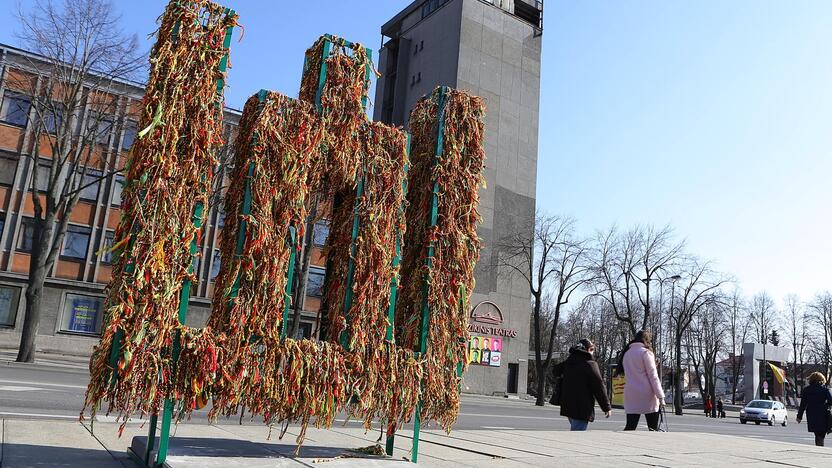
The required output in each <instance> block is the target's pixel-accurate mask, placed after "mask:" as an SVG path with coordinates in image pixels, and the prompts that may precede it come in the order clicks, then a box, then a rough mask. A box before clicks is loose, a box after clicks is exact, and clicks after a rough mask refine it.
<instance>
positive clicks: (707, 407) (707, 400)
mask: <svg viewBox="0 0 832 468" xmlns="http://www.w3.org/2000/svg"><path fill="white" fill-rule="evenodd" d="M704 406H705V417H706V418H707V417H708V416H710V415H711V410H713V409H714V407H713V405H712V404H711V397H705V405H704Z"/></svg>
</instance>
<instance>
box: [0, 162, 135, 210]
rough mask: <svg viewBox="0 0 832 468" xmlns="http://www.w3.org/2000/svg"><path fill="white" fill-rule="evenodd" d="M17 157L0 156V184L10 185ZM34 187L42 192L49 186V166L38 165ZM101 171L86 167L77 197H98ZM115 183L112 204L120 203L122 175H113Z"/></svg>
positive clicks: (93, 199) (92, 199)
mask: <svg viewBox="0 0 832 468" xmlns="http://www.w3.org/2000/svg"><path fill="white" fill-rule="evenodd" d="M16 167H17V159H16V158H9V157H3V156H0V185H6V186H11V185H12V183H13V182H14V174H15V168H16ZM37 171H38V173H37V181H36V185H37V186H36V187H35V188H36V189H37V190H38V191H41V192H44V191H46V190H47V189H48V188H49V166H46V165H39V166H38V168H37ZM102 175H103V174H102V172H101V171H98V170H94V169H87V173H86V174H84V175H83V176H81V181H80V182H79V183H78V187H79V188H80V189H81V191H80V193H79V194H78V197H79V198H80V199H81V200H84V201H90V202H94V201H96V200H97V199H98V190H99V189H100V188H101V180H102ZM114 177H115V181H116V183H115V184H114V186H113V199H112V201H111V204H112V205H113V206H120V205H121V191H122V185H123V184H124V176H121V175H118V174H117V175H115V176H114Z"/></svg>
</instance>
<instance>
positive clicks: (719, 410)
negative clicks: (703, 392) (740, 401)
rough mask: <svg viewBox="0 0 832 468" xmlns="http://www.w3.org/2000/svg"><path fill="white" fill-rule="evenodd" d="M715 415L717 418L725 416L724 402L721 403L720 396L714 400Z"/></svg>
mask: <svg viewBox="0 0 832 468" xmlns="http://www.w3.org/2000/svg"><path fill="white" fill-rule="evenodd" d="M716 415H717V417H718V418H719V419H722V418H724V417H725V404H724V403H722V398H720V399H719V400H717V401H716Z"/></svg>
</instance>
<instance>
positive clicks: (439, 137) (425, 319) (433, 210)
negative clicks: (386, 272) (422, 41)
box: [411, 86, 447, 463]
mask: <svg viewBox="0 0 832 468" xmlns="http://www.w3.org/2000/svg"><path fill="white" fill-rule="evenodd" d="M446 90H447V88H446V87H444V86H443V87H442V88H440V89H439V96H438V97H439V105H438V111H437V117H436V118H437V120H438V122H437V126H436V153H435V156H434V165H435V164H436V160H438V159H439V157H441V156H442V152H443V146H444V135H443V133H444V131H445V93H446ZM438 220H439V182H437V181H434V182H433V189H432V194H431V198H430V227H431V228H433V227H435V226H436V223H437V221H438ZM433 252H434V245H433V242H432V241H431V242H430V243H429V244H428V252H427V258H426V259H425V265H426V266H427V268H428V269H430V268H431V267H432V266H433ZM429 292H430V285H429V284H428V279H427V277H425V279H424V282H423V284H422V317H421V321H420V322H419V343H418V344H417V346H416V353H417V354H418V355H419V356H423V355H424V354H425V352H426V351H427V347H428V325H430V304H428V293H429ZM421 428H422V399H421V398H420V399H419V403H418V404H417V405H416V414H415V416H414V420H413V449H412V451H411V461H412V462H413V463H417V461H418V459H419V431H420V430H421Z"/></svg>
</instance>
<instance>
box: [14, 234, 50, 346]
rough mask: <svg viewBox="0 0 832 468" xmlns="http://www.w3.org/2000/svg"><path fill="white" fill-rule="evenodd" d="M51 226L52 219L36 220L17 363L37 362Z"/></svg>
mask: <svg viewBox="0 0 832 468" xmlns="http://www.w3.org/2000/svg"><path fill="white" fill-rule="evenodd" d="M41 223H42V224H41ZM45 226H49V227H48V228H47V227H45ZM51 226H52V219H51V218H50V219H49V220H48V221H46V222H43V221H41V220H38V219H37V218H36V219H35V229H34V231H35V232H33V233H32V254H31V257H30V259H29V262H30V263H29V277H28V281H27V282H26V315H25V316H24V317H23V332H22V333H21V335H20V348H19V349H18V352H17V362H35V348H36V346H35V337H36V336H37V333H38V324H39V323H40V301H41V298H42V297H43V284H44V282H45V281H46V274H47V271H48V270H49V267H50V266H49V265H46V259H47V257H48V255H49V253H48V252H49V240H50V239H51V238H52V229H51Z"/></svg>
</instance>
